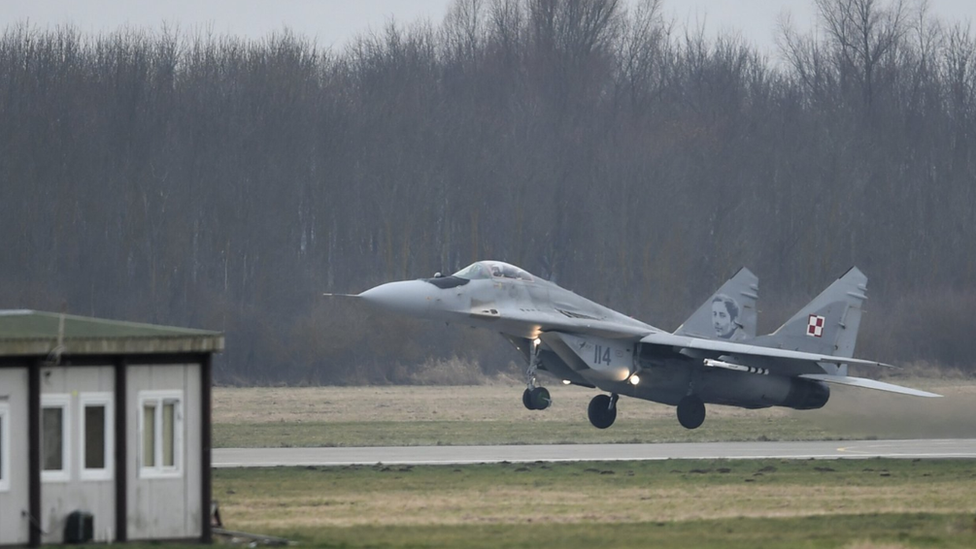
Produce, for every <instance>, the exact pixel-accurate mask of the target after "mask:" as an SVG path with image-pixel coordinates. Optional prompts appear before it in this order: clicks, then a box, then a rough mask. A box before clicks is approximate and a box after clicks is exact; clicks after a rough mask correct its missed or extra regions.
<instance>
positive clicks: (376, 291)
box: [359, 280, 436, 316]
mask: <svg viewBox="0 0 976 549" xmlns="http://www.w3.org/2000/svg"><path fill="white" fill-rule="evenodd" d="M432 289H436V288H434V286H433V285H431V284H428V283H426V282H424V281H423V280H404V281H402V282H388V283H386V284H381V285H379V286H377V287H375V288H371V289H369V290H366V291H365V292H363V293H361V294H359V297H360V298H362V299H363V300H364V301H366V302H367V303H370V304H372V305H375V306H377V307H380V308H383V309H386V310H388V311H393V312H396V313H400V314H405V315H412V316H423V315H424V313H426V312H427V309H428V308H429V307H430V291H431V290H432Z"/></svg>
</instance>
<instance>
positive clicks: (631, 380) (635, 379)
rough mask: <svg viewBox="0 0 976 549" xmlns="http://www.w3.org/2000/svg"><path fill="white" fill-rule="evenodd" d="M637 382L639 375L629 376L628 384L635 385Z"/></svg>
mask: <svg viewBox="0 0 976 549" xmlns="http://www.w3.org/2000/svg"><path fill="white" fill-rule="evenodd" d="M638 383H640V376H639V375H637V374H634V375H632V376H630V384H631V385H637V384H638Z"/></svg>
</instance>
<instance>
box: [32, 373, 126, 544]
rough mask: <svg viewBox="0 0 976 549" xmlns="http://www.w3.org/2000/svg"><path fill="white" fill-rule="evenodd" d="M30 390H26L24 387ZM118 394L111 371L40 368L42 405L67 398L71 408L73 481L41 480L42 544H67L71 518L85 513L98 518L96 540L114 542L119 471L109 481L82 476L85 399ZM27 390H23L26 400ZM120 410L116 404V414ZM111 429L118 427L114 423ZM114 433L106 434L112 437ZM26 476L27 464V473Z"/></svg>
mask: <svg viewBox="0 0 976 549" xmlns="http://www.w3.org/2000/svg"><path fill="white" fill-rule="evenodd" d="M25 387H26V386H25ZM114 389H115V372H114V369H113V367H112V366H97V367H80V366H70V367H63V366H52V367H45V368H42V369H41V402H42V406H43V402H44V397H45V395H67V396H68V398H69V401H68V402H69V405H68V410H69V411H68V417H67V420H68V433H69V436H68V438H67V442H68V444H69V451H68V461H67V469H68V473H69V474H68V480H66V481H51V480H43V478H42V481H41V528H42V530H43V533H42V535H41V541H42V543H62V542H63V540H64V528H65V523H66V521H67V517H68V514H69V513H71V512H72V511H76V510H80V511H85V512H88V513H91V514H92V515H93V517H94V526H95V531H94V535H95V541H112V540H114V539H115V481H114V470H112V468H110V473H111V476H110V478H108V479H105V480H85V479H82V477H81V471H82V467H83V459H84V456H82V454H81V452H80V449H81V443H82V441H81V432H82V422H83V421H84V416H83V414H82V412H81V405H80V403H81V397H83V396H85V395H88V394H92V393H109V394H111V393H112V392H113V391H114ZM26 393H27V391H26V389H25V390H24V394H25V395H26ZM114 408H117V405H115V403H113V409H114ZM111 424H114V419H112V421H111ZM113 433H114V429H112V430H110V431H109V432H108V433H107V436H109V437H111V436H112V434H113ZM22 470H23V471H24V472H25V474H26V471H27V467H26V465H25V466H24V467H23V469H22Z"/></svg>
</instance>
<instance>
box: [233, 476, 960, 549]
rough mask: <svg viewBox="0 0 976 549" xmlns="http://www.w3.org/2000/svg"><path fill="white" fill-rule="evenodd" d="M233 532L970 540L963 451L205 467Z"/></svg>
mask: <svg viewBox="0 0 976 549" xmlns="http://www.w3.org/2000/svg"><path fill="white" fill-rule="evenodd" d="M214 475H215V476H214V497H215V498H217V499H219V500H220V506H221V512H222V515H223V518H224V522H225V525H226V526H227V527H228V528H230V529H240V530H246V531H250V532H261V533H265V534H273V535H279V536H283V537H287V538H289V539H292V540H296V541H299V542H302V544H303V545H312V546H321V547H462V546H463V547H500V546H505V547H539V546H551V547H568V548H572V547H615V548H621V547H655V548H657V547H660V548H671V547H675V548H677V547H681V548H687V547H730V548H735V547H742V548H746V547H748V548H757V547H811V548H813V547H818V548H819V547H847V548H851V549H868V548H886V549H887V548H900V547H974V546H976V530H974V528H976V522H974V518H976V495H974V494H976V462H973V461H908V460H867V461H861V460H856V461H855V460H852V461H831V462H824V461H781V460H760V461H658V462H605V463H560V464H542V463H536V464H529V465H525V464H499V465H477V466H463V467H451V466H440V467H406V466H402V467H384V466H376V467H344V468H314V467H311V468H278V469H251V470H231V469H220V470H217V471H215V473H214Z"/></svg>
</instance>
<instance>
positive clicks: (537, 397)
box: [522, 345, 552, 410]
mask: <svg viewBox="0 0 976 549" xmlns="http://www.w3.org/2000/svg"><path fill="white" fill-rule="evenodd" d="M539 362H540V359H539V346H538V345H534V346H533V348H532V358H531V359H530V360H529V369H528V370H526V371H525V391H523V392H522V404H523V405H524V406H525V407H526V408H528V409H529V410H545V409H546V408H548V407H549V405H550V404H552V397H551V396H549V389H546V388H545V387H536V385H535V371H536V370H537V369H538V368H539Z"/></svg>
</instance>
